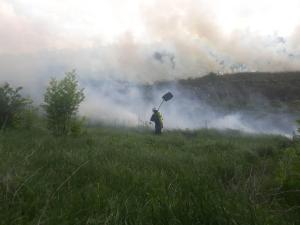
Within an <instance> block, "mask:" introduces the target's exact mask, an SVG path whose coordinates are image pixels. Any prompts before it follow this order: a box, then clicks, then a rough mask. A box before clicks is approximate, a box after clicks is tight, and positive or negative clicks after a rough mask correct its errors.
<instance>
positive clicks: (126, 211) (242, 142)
mask: <svg viewBox="0 0 300 225" xmlns="http://www.w3.org/2000/svg"><path fill="white" fill-rule="evenodd" d="M299 178H300V145H299V144H297V143H295V142H292V141H291V140H289V139H287V138H284V137H280V136H249V135H245V134H241V133H238V132H234V131H227V132H218V131H214V130H200V131H196V132H191V131H178V132H176V131H174V132H166V133H164V134H163V135H162V136H154V135H153V134H152V133H150V131H147V130H126V129H111V128H89V129H88V130H87V133H86V134H85V135H83V136H81V137H78V138H72V137H63V138H62V137H53V136H51V135H49V133H48V131H46V130H43V129H41V128H38V129H37V128H34V129H32V130H31V131H21V130H8V131H7V132H6V133H2V134H1V136H0V224H1V225H2V224H3V225H10V224H22V225H26V224H28V225H29V224H30V225H31V224H45V225H52V224H60V225H63V224H70V225H77V224H78V225H81V224H122V225H123V224H143V225H144V224H153V225H160V224H161V225H166V224H171V225H174V224H187V225H192V224H205V225H207V224H261V225H266V224H270V225H271V224H272V225H273V224H278V225H282V224H285V225H289V224H290V225H292V224H300V208H299V205H300V192H299V190H300V179H299Z"/></svg>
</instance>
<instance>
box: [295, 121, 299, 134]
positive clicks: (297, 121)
mask: <svg viewBox="0 0 300 225" xmlns="http://www.w3.org/2000/svg"><path fill="white" fill-rule="evenodd" d="M296 122H297V123H298V125H299V126H300V120H297V121H296ZM298 132H299V133H300V127H299V128H298Z"/></svg>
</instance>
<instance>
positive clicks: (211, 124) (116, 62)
mask: <svg viewBox="0 0 300 225" xmlns="http://www.w3.org/2000/svg"><path fill="white" fill-rule="evenodd" d="M299 12H300V1H298V0H285V1H282V0H279V1H274V0H253V1H244V0H228V1H222V0H128V1H123V0H109V1H108V0H107V1H106V0H101V1H99V0H85V1H83V0H0V32H1V35H0V83H2V82H9V83H12V84H14V85H20V86H23V87H24V92H25V94H26V95H29V96H30V97H31V98H33V99H34V100H35V102H36V103H37V104H41V103H42V100H43V94H44V91H45V88H46V86H47V84H48V82H49V78H51V77H57V78H61V77H62V76H63V75H64V73H65V72H68V71H71V70H72V69H76V71H77V74H78V79H79V83H80V86H81V87H82V88H84V89H85V94H86V98H85V101H84V102H83V103H82V105H81V106H80V109H79V112H80V114H81V115H82V116H85V117H87V118H88V119H89V120H90V121H92V122H101V123H107V124H111V125H116V126H120V125H121V126H150V125H149V119H150V116H151V114H152V108H153V107H158V106H159V104H160V103H161V97H162V95H163V94H165V93H166V92H168V91H171V92H172V93H173V95H174V98H173V99H171V100H170V101H168V102H165V103H164V104H163V105H162V107H161V113H162V114H163V118H164V129H197V128H204V127H208V128H217V129H237V130H242V131H245V132H251V133H255V132H262V133H277V134H283V135H291V134H292V132H293V130H294V129H295V127H294V125H293V124H294V121H295V116H294V115H293V114H292V113H287V110H286V108H287V106H285V105H283V106H282V110H277V111H276V112H275V111H274V110H273V108H272V106H271V105H272V104H270V102H269V99H266V98H265V97H264V96H261V95H259V94H257V93H252V94H253V95H251V96H250V97H251V99H252V100H253V99H254V100H253V101H252V102H259V103H262V102H263V103H264V104H261V105H263V108H260V109H259V110H255V112H253V111H251V110H250V111H249V110H248V109H247V108H238V107H237V108H234V109H230V110H229V109H228V108H226V107H221V106H219V105H218V102H216V101H214V102H211V101H210V100H209V99H211V98H203V97H201V96H199V93H198V92H197V91H195V90H197V88H195V86H193V85H182V82H183V83H184V81H187V80H190V82H191V83H192V82H193V80H195V79H196V80H197V79H200V78H201V77H203V76H206V75H207V74H210V73H213V74H215V75H216V77H217V78H220V77H223V76H228V75H227V74H231V73H243V72H251V73H254V72H269V73H275V72H286V71H299V70H300V13H299ZM251 73H250V75H249V76H251ZM220 79H221V78H220ZM228 91H230V88H228V87H227V88H226V91H224V95H225V94H226V93H228ZM201 93H202V92H201ZM203 93H204V92H203ZM203 93H202V94H203ZM212 94H214V92H213V89H211V92H210V93H207V96H208V95H210V96H211V95H212ZM204 95H205V93H204Z"/></svg>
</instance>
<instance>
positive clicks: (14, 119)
mask: <svg viewBox="0 0 300 225" xmlns="http://www.w3.org/2000/svg"><path fill="white" fill-rule="evenodd" d="M21 90H22V87H17V88H13V87H11V86H10V85H9V84H8V83H5V84H4V85H1V86H0V129H1V130H4V129H5V128H6V127H15V126H16V124H17V123H18V120H19V118H20V115H21V114H22V113H24V111H25V110H26V108H27V107H28V106H29V105H30V103H31V101H30V100H29V99H28V98H24V97H22V95H21V94H20V91H21Z"/></svg>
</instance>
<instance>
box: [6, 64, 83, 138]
mask: <svg viewBox="0 0 300 225" xmlns="http://www.w3.org/2000/svg"><path fill="white" fill-rule="evenodd" d="M22 89H23V88H22V87H16V88H15V87H12V86H11V85H10V84H8V83H4V84H2V85H0V129H1V131H2V132H4V131H5V130H7V129H20V128H23V129H24V128H25V129H30V128H32V126H33V124H34V121H35V120H37V118H41V120H43V121H45V122H46V123H45V124H46V127H47V129H49V131H51V133H52V134H53V135H55V136H61V135H80V134H81V133H82V132H83V123H84V119H83V118H79V117H78V116H77V112H78V108H79V105H80V103H81V102H82V101H83V100H84V98H85V96H84V92H83V91H84V89H80V87H79V84H78V81H77V79H76V72H75V70H73V71H71V72H67V73H65V77H64V78H63V79H62V80H57V79H55V78H52V79H51V80H50V82H49V84H48V87H47V89H46V91H45V94H44V103H43V104H42V105H41V107H38V108H40V109H42V110H43V112H44V113H43V114H38V110H37V107H34V106H33V101H32V100H31V99H30V98H28V97H24V96H22V94H21V90H22Z"/></svg>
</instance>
